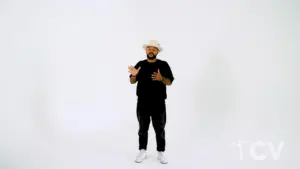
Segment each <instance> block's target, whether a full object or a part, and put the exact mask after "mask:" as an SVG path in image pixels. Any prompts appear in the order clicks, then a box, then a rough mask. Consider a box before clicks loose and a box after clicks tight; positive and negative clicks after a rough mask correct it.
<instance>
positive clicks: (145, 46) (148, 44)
mask: <svg viewBox="0 0 300 169" xmlns="http://www.w3.org/2000/svg"><path fill="white" fill-rule="evenodd" d="M148 46H152V47H156V48H157V49H158V50H159V52H161V51H163V48H162V47H161V46H160V44H159V43H158V42H157V41H156V40H149V42H148V43H147V44H144V45H143V48H144V49H145V50H146V48H147V47H148Z"/></svg>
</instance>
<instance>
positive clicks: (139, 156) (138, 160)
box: [135, 149, 147, 163]
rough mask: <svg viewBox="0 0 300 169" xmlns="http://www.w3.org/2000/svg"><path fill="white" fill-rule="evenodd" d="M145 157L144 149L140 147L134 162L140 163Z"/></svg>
mask: <svg viewBox="0 0 300 169" xmlns="http://www.w3.org/2000/svg"><path fill="white" fill-rule="evenodd" d="M146 158H147V153H146V150H144V149H142V150H140V153H139V155H138V156H137V157H136V159H135V162H137V163H141V162H143V161H144V160H145V159H146Z"/></svg>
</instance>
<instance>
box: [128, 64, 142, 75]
mask: <svg viewBox="0 0 300 169" xmlns="http://www.w3.org/2000/svg"><path fill="white" fill-rule="evenodd" d="M140 69H141V67H139V68H138V69H136V68H135V67H133V66H128V72H129V73H130V74H131V75H132V76H136V75H137V74H138V73H139V71H140Z"/></svg>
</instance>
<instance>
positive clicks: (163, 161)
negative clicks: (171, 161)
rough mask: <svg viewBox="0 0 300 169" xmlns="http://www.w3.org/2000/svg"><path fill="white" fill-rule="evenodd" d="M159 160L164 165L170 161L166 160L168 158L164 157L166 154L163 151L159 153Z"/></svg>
mask: <svg viewBox="0 0 300 169" xmlns="http://www.w3.org/2000/svg"><path fill="white" fill-rule="evenodd" d="M158 160H159V161H160V163H162V164H167V163H168V160H167V159H166V157H165V156H164V152H162V151H159V152H158Z"/></svg>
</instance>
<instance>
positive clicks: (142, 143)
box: [137, 99, 167, 151]
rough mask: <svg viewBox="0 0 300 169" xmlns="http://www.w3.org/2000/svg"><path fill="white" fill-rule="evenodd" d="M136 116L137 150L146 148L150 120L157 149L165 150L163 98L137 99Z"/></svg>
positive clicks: (164, 107) (164, 106) (164, 108)
mask: <svg viewBox="0 0 300 169" xmlns="http://www.w3.org/2000/svg"><path fill="white" fill-rule="evenodd" d="M137 118H138V122H139V131H138V136H139V150H141V149H145V150H147V144H148V130H149V125H150V120H152V125H153V128H154V131H155V134H156V144H157V147H156V149H157V151H165V145H166V140H165V125H166V120H167V118H166V105H165V100H160V101H153V100H151V101H146V100H140V99H139V100H138V101H137Z"/></svg>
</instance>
